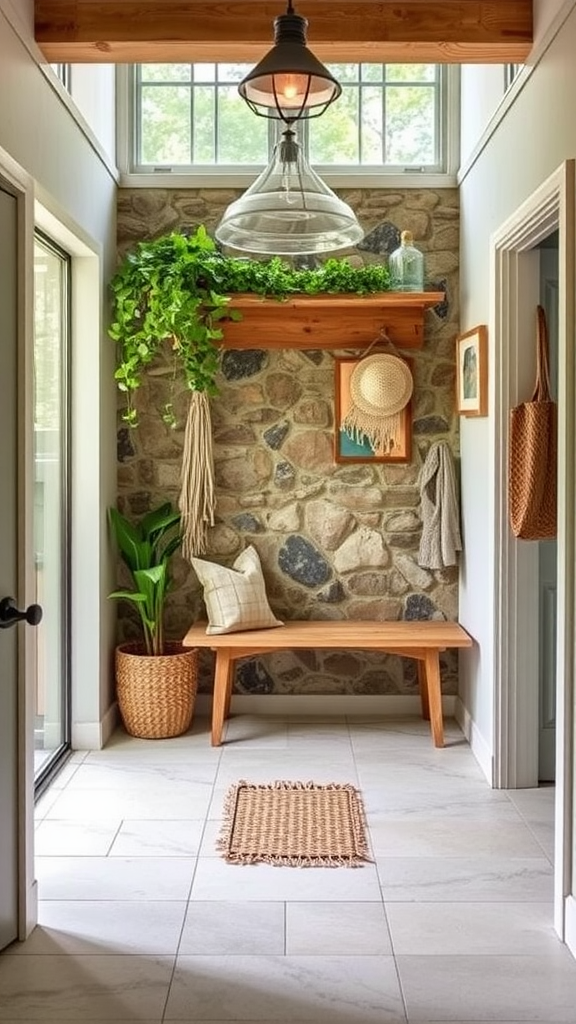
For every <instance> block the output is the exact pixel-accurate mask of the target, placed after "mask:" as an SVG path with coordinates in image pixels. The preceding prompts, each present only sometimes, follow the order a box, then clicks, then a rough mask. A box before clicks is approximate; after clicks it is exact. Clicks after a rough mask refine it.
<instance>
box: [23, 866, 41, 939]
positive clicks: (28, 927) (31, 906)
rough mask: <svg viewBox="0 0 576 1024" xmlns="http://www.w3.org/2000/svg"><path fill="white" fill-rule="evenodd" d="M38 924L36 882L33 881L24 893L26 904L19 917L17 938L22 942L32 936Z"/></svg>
mask: <svg viewBox="0 0 576 1024" xmlns="http://www.w3.org/2000/svg"><path fill="white" fill-rule="evenodd" d="M37 924H38V882H37V881H36V879H34V880H33V881H32V882H31V884H30V885H29V886H28V889H27V891H26V902H25V905H24V907H23V908H22V913H21V915H20V934H19V935H18V938H19V939H20V941H21V942H24V940H25V939H27V938H28V936H29V935H31V934H32V932H33V931H34V929H35V927H36V925H37Z"/></svg>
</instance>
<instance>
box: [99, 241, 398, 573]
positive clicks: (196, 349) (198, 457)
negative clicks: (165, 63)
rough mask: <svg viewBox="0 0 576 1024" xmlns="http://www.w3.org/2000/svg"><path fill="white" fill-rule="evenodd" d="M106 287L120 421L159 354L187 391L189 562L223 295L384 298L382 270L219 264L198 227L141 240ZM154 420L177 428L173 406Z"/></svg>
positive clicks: (210, 496)
mask: <svg viewBox="0 0 576 1024" xmlns="http://www.w3.org/2000/svg"><path fill="white" fill-rule="evenodd" d="M111 288H112V295H113V321H112V324H111V326H110V329H109V333H110V337H111V338H112V339H113V340H114V341H115V342H116V343H117V346H118V359H117V365H116V371H115V379H116V383H117V385H118V387H119V389H120V391H122V392H123V393H124V394H125V396H126V406H125V408H124V410H123V412H122V419H123V420H124V422H125V423H127V424H128V425H129V426H130V427H136V426H137V425H138V413H137V409H136V405H135V403H134V397H135V394H136V392H137V391H138V388H139V387H140V386H141V383H142V380H143V378H144V376H145V374H146V371H147V369H148V368H149V367H150V365H151V364H152V363H154V362H155V360H156V359H158V357H160V355H161V354H162V355H166V351H167V352H168V355H169V360H170V361H171V363H172V384H173V386H175V384H176V381H177V380H178V378H179V377H181V378H183V381H184V383H185V386H186V388H187V389H188V391H189V392H190V402H189V407H188V414H187V419H186V428H185V433H184V450H183V458H182V474H181V493H180V500H179V507H180V510H181V512H182V527H183V537H182V553H183V555H184V557H186V558H191V557H192V556H193V555H198V554H203V553H204V552H205V550H206V547H207V531H208V527H209V526H212V525H213V524H214V511H215V488H214V472H213V461H212V446H211V425H210V406H209V401H208V399H209V396H210V395H214V394H215V393H216V391H217V388H216V383H215V377H216V372H217V370H218V365H219V343H220V342H221V341H222V338H223V331H222V321H223V320H224V319H225V318H226V319H232V320H239V319H241V314H240V313H239V312H238V311H236V310H234V308H233V301H232V302H231V299H230V296H231V295H233V294H234V293H239V292H252V293H255V294H258V295H263V296H268V297H275V298H277V299H279V300H281V299H284V298H286V297H287V296H288V295H291V294H294V293H295V292H300V293H302V292H303V293H304V294H307V295H317V294H319V293H338V292H340V293H343V292H344V293H345V292H347V293H357V294H360V295H362V294H367V293H369V292H380V291H386V290H388V289H389V288H390V279H389V275H388V270H387V268H386V267H384V266H382V265H374V264H371V265H368V266H361V267H353V266H351V265H350V263H349V262H348V261H347V260H346V259H340V260H337V259H329V260H326V262H325V263H323V264H322V265H321V266H320V267H318V268H315V269H304V270H302V269H295V268H293V267H290V266H288V265H287V264H286V263H284V262H283V261H282V260H281V259H279V258H278V257H275V258H272V259H270V260H264V261H259V260H251V259H245V258H239V257H225V256H222V255H221V253H220V252H219V251H218V250H217V248H216V245H215V243H214V242H213V241H212V239H211V238H210V236H209V235H208V233H207V231H206V229H205V227H204V226H202V225H201V226H200V227H199V228H198V229H197V230H196V231H195V232H194V233H193V234H190V235H183V234H178V233H172V234H169V235H164V236H162V237H161V238H156V239H153V240H152V241H145V242H140V243H139V244H138V245H137V246H136V248H135V249H134V250H132V251H131V252H129V253H128V254H127V256H126V257H125V259H124V261H123V262H122V264H121V266H120V267H119V269H118V271H117V273H116V274H115V275H114V277H113V279H112V282H111ZM162 419H163V420H164V422H165V423H166V424H167V425H168V426H170V427H175V426H176V425H177V423H176V417H175V414H174V407H173V402H172V400H169V401H168V402H167V403H166V404H165V406H164V409H163V412H162Z"/></svg>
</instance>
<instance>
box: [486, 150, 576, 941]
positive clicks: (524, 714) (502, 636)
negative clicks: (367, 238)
mask: <svg viewBox="0 0 576 1024" xmlns="http://www.w3.org/2000/svg"><path fill="white" fill-rule="evenodd" d="M574 169H575V165H574V161H567V162H566V163H565V164H563V165H562V166H561V167H560V168H559V170H558V171H557V172H556V173H555V174H553V175H552V176H551V177H550V178H549V179H548V180H547V181H546V182H544V184H543V185H542V186H541V187H540V188H539V189H538V190H537V191H536V192H535V193H534V194H533V195H532V196H531V197H530V198H529V199H528V200H527V201H526V202H525V203H524V204H523V205H522V206H521V207H520V208H519V209H518V210H517V211H516V213H515V214H513V215H512V217H510V218H509V219H508V221H506V223H505V224H504V225H503V226H502V227H501V228H500V230H499V231H498V232H497V233H496V235H495V236H494V238H493V251H492V255H493V266H494V272H495V274H494V283H495V309H494V314H495V315H494V367H493V376H494V381H495V415H494V422H493V430H494V434H493V447H494V457H495V505H494V526H495V529H494V534H495V559H494V634H495V659H494V691H495V704H494V708H495V721H494V737H495V742H494V785H495V786H496V787H499V788H506V789H516V788H524V787H536V786H538V782H539V777H540V732H541V728H540V725H541V706H542V695H541V688H540V673H539V670H538V669H539V665H540V653H541V651H544V649H545V647H546V643H548V644H549V646H550V648H551V651H552V654H553V655H555V659H554V660H555V665H554V669H553V671H554V680H553V681H552V680H549V693H550V690H551V693H552V695H553V708H554V714H553V716H552V718H553V722H554V723H555V731H554V741H555V742H554V744H553V745H554V747H555V751H554V754H555V757H554V761H555V764H554V774H555V781H556V796H555V817H556V822H555V847H554V877H555V898H554V923H555V927H556V930H557V932H558V934H559V935H560V937H561V938H565V937H566V933H567V929H566V917H567V908H568V902H567V898H568V897H569V894H570V892H571V888H572V806H573V802H572V788H573V787H572V771H573V692H574V651H573V637H574V625H575V616H574V573H573V565H574V540H575V525H574V518H575V504H576V503H575V467H574V459H575V441H574V411H575V410H574V404H575V398H576V388H575V379H574V288H573V283H572V282H573V278H574V206H575V192H574V190H575V174H574ZM554 232H557V251H558V268H557V284H555V285H554V287H553V288H552V291H554V290H555V291H556V295H555V296H554V298H553V299H552V298H550V309H551V312H552V313H553V316H554V315H555V316H556V321H555V322H554V323H553V330H554V333H555V336H556V338H557V347H556V352H557V363H556V365H557V371H556V373H557V401H558V531H557V544H556V546H555V551H554V552H553V556H552V557H553V559H554V562H555V564H554V569H555V572H554V573H553V583H555V590H556V594H555V598H556V600H555V612H556V622H555V627H554V634H555V635H554V636H551V635H549V636H548V640H547V641H545V639H544V637H543V636H542V631H541V628H540V627H541V625H542V623H541V608H540V589H541V588H540V583H541V580H543V579H544V572H542V573H541V570H540V560H541V555H540V551H539V544H537V543H536V544H535V543H532V542H526V541H521V540H520V541H519V540H516V539H515V538H514V537H513V536H512V533H511V531H510V529H509V525H508V507H507V504H508V503H507V480H508V452H507V441H508V419H509V413H510V409H511V408H512V407H513V406H515V405H518V404H519V403H520V402H522V401H525V400H526V398H527V397H529V396H530V395H531V393H532V389H533V385H534V379H535V364H536V352H535V349H536V345H535V309H536V306H537V304H538V303H539V302H540V301H541V295H542V292H541V267H543V266H544V265H545V261H544V259H543V258H542V252H543V250H544V248H545V246H546V244H547V243H546V240H549V239H550V237H551V236H553V235H554ZM544 292H545V289H544ZM550 628H551V627H550V626H548V629H549V630H550ZM548 660H549V661H550V659H548ZM548 668H549V667H548ZM547 699H548V700H549V695H548V698H547Z"/></svg>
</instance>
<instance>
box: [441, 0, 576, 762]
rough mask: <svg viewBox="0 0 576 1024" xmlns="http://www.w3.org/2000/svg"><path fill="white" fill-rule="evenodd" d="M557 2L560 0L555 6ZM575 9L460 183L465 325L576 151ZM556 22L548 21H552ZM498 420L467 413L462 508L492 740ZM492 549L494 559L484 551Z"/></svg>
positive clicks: (475, 318)
mask: <svg viewBox="0 0 576 1024" xmlns="http://www.w3.org/2000/svg"><path fill="white" fill-rule="evenodd" d="M559 6H560V5H559V4H556V7H557V8H558V7H559ZM568 7H569V8H570V12H569V13H568V16H567V18H566V20H565V21H564V23H563V26H562V27H561V29H560V31H559V32H558V34H557V35H556V36H555V38H553V39H552V41H551V42H550V44H549V45H548V47H547V49H546V51H545V52H544V53H543V55H542V57H541V59H540V60H539V62H538V63H537V66H536V67H535V69H534V71H533V73H532V74H531V75H530V77H529V78H528V79H527V81H526V82H525V84H524V87H523V88H522V90H521V91H520V92H519V94H518V95H517V97H516V99H515V102H514V103H513V105H512V106H511V107H510V109H509V110H508V111H507V113H506V115H505V116H504V118H503V120H502V121H501V123H500V124H499V125H498V127H497V128H496V129H495V131H494V132H493V134H492V136H491V137H490V139H489V140H488V141H487V142H486V144H485V145H484V147H483V148H482V149H481V151H480V153H479V155H478V156H477V158H476V159H475V160H474V162H473V164H472V165H471V166H470V167H468V168H467V169H465V172H464V176H463V178H462V181H461V262H460V274H461V327H462V330H466V329H468V328H470V327H471V326H473V325H474V324H476V323H488V322H489V318H490V304H491V274H490V262H489V256H490V239H491V235H492V234H493V233H494V231H496V230H497V229H498V228H499V227H500V225H501V224H502V223H503V222H504V221H505V220H506V219H507V218H508V217H509V216H510V215H511V214H512V213H513V212H514V211H515V210H516V209H517V208H518V206H519V205H520V204H521V203H522V202H523V201H524V200H525V199H526V198H527V197H528V196H530V195H531V194H532V192H534V190H535V189H536V188H537V187H538V186H539V185H540V184H541V183H542V182H543V181H544V180H545V179H546V178H547V177H548V176H549V175H550V174H552V173H553V171H555V170H556V168H557V167H558V166H559V165H560V164H561V163H562V162H563V161H564V160H566V159H569V158H572V157H574V156H576V120H575V118H574V115H573V104H572V101H571V99H570V97H572V96H574V94H575V93H576V62H575V61H574V54H575V53H576V9H575V5H574V3H571V4H570V5H566V4H564V5H563V9H564V11H566V10H567V8H568ZM549 25H550V21H549V22H548V27H549ZM492 432H493V428H492V422H491V418H490V417H488V418H486V419H478V420H463V421H462V433H461V452H462V514H463V528H464V535H465V546H466V555H465V568H464V572H463V578H462V586H461V592H460V619H461V621H462V623H463V625H464V626H465V627H466V628H467V629H469V631H470V632H471V633H472V635H473V636H474V637H475V638H476V640H477V641H478V644H479V648H480V651H481V657H479V655H478V652H476V654H473V655H472V656H471V657H467V656H466V655H464V656H463V658H462V671H461V679H462V694H461V695H462V699H463V702H464V704H465V706H466V707H467V709H468V711H469V712H470V714H471V715H472V718H473V720H474V722H475V724H476V727H477V729H478V730H479V732H480V734H481V736H482V737H483V739H484V741H485V742H486V744H487V745H488V746H489V747H490V748H492V745H493V735H492V731H493V721H492V719H493V679H492V664H491V663H492V655H493V650H492V646H493V645H492V639H493V616H494V601H493V586H494V579H495V576H496V574H497V572H498V566H495V565H494V564H493V558H492V557H491V553H492V550H493V546H492V537H493V533H494V514H493V509H492V506H491V495H492V490H493V488H492V484H493V480H494V472H495V439H494V437H493V436H491V435H492ZM486 554H488V556H489V557H488V558H486Z"/></svg>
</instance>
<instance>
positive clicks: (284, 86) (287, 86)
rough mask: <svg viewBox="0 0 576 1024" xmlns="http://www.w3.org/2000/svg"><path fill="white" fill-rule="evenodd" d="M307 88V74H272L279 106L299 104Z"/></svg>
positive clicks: (296, 105) (295, 105)
mask: <svg viewBox="0 0 576 1024" xmlns="http://www.w3.org/2000/svg"><path fill="white" fill-rule="evenodd" d="M308 88H309V77H308V75H274V89H275V91H276V95H277V97H278V100H279V103H280V106H281V107H283V106H286V107H291V106H292V107H298V106H300V103H301V101H302V97H303V96H304V95H305V94H306V92H307V90H308Z"/></svg>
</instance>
